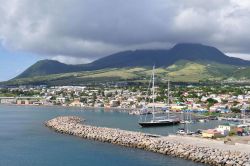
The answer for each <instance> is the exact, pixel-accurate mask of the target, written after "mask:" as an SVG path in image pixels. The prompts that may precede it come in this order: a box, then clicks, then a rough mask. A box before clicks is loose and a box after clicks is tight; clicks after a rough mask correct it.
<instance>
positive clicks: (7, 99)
mask: <svg viewBox="0 0 250 166" xmlns="http://www.w3.org/2000/svg"><path fill="white" fill-rule="evenodd" d="M0 104H16V98H15V97H0Z"/></svg>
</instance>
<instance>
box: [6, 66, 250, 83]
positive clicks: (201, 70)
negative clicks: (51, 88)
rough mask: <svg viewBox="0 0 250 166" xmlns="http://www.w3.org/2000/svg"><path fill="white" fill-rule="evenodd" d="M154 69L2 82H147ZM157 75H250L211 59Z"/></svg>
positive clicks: (219, 77)
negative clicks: (213, 61) (212, 61)
mask: <svg viewBox="0 0 250 166" xmlns="http://www.w3.org/2000/svg"><path fill="white" fill-rule="evenodd" d="M151 73H152V68H150V67H147V68H144V67H134V68H112V69H103V70H95V71H85V72H74V73H64V74H52V75H47V76H37V77H32V78H23V79H15V80H11V81H8V82H5V83H2V84H8V85H17V84H49V85H63V84H82V83H88V82H107V81H127V80H130V81H136V82H140V81H141V82H145V80H149V78H150V75H151ZM155 75H156V77H157V78H158V79H157V80H158V81H159V80H166V79H168V78H170V80H172V81H178V82H198V81H207V80H223V79H229V78H232V79H241V78H250V68H239V67H236V66H230V65H223V64H217V63H211V62H206V63H204V62H203V63H202V62H191V61H178V62H177V63H175V64H173V65H171V66H169V67H167V68H156V69H155Z"/></svg>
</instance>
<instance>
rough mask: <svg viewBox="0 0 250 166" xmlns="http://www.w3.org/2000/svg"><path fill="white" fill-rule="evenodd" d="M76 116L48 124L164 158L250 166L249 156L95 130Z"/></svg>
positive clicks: (53, 127) (63, 130) (139, 134)
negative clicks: (154, 153)
mask: <svg viewBox="0 0 250 166" xmlns="http://www.w3.org/2000/svg"><path fill="white" fill-rule="evenodd" d="M81 121H82V120H81V118H79V117H76V116H65V117H57V118H54V119H52V120H49V121H47V122H46V123H45V125H46V126H48V127H50V128H52V129H53V130H55V131H57V132H60V133H64V134H69V135H75V136H78V137H81V138H85V139H91V140H97V141H101V142H108V143H112V144H117V145H121V146H126V147H132V148H139V149H144V150H148V151H152V152H156V153H161V154H165V155H171V156H175V157H180V158H184V159H188V160H192V161H195V162H201V163H205V164H209V165H228V166H229V165H232V166H233V165H243V166H250V154H249V153H242V152H239V151H229V150H221V149H217V148H211V147H209V146H195V145H191V144H184V143H179V142H178V141H173V140H169V139H168V137H163V136H154V135H150V134H146V133H141V132H133V131H126V130H120V129H113V128H106V127H96V126H90V125H85V124H81V123H80V122H81Z"/></svg>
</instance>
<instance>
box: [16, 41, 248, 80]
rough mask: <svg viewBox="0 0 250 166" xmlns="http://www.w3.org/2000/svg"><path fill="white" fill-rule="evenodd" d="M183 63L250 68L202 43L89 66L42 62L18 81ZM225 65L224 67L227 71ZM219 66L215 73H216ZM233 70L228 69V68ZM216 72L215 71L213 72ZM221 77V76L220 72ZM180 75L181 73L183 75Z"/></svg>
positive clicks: (129, 54) (116, 56) (116, 57)
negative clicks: (83, 72)
mask: <svg viewBox="0 0 250 166" xmlns="http://www.w3.org/2000/svg"><path fill="white" fill-rule="evenodd" d="M181 60H188V61H192V62H195V63H199V62H213V63H219V64H224V65H234V66H250V61H246V60H242V59H239V58H233V57H228V56H226V55H225V54H223V53H222V52H221V51H219V50H218V49H217V48H215V47H210V46H205V45H202V44H187V43H184V44H177V45H176V46H174V47H173V48H171V49H169V50H136V51H124V52H119V53H116V54H113V55H110V56H106V57H104V58H101V59H98V60H96V61H94V62H92V63H89V64H83V65H67V64H63V63H60V62H57V61H51V60H43V61H39V62H37V63H36V64H34V65H32V66H31V67H30V68H28V69H27V70H26V71H24V72H23V73H22V74H20V75H19V76H18V77H17V78H27V77H33V76H42V75H48V74H59V73H70V72H80V71H94V70H102V69H108V68H134V67H144V68H145V67H146V68H147V67H152V66H153V65H156V66H157V67H161V68H166V67H168V66H170V65H173V64H175V63H176V62H178V61H181ZM224 67H226V66H223V67H222V68H224ZM217 68H220V66H217V67H216V68H214V69H215V71H214V72H215V73H214V74H216V72H219V69H218V71H217ZM227 68H228V69H229V68H230V67H229V66H228V67H227ZM210 72H213V69H211V70H210ZM218 74H219V73H218ZM180 75H181V74H180Z"/></svg>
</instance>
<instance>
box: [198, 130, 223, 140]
mask: <svg viewBox="0 0 250 166" xmlns="http://www.w3.org/2000/svg"><path fill="white" fill-rule="evenodd" d="M202 137H203V138H220V137H223V135H222V134H221V132H220V131H217V130H216V129H208V130H204V131H203V132H202Z"/></svg>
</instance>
